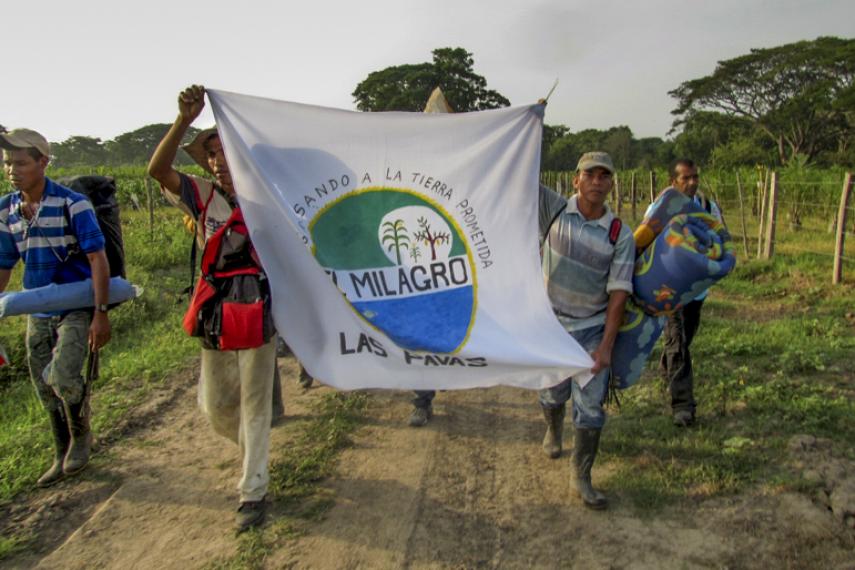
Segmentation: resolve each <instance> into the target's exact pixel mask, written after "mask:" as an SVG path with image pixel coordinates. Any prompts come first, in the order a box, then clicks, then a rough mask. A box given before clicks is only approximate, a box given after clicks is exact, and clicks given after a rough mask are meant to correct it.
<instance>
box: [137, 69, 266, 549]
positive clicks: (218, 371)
mask: <svg viewBox="0 0 855 570" xmlns="http://www.w3.org/2000/svg"><path fill="white" fill-rule="evenodd" d="M204 106H205V89H204V87H202V86H200V85H193V86H190V87H188V88H186V89H185V90H184V91H182V92H181V93H180V94H179V96H178V117H177V118H176V119H175V123H174V124H173V125H172V127H171V128H170V129H169V131H168V132H167V133H166V135H165V136H164V138H163V140H162V141H161V142H160V144H159V145H158V147H157V149H156V150H155V152H154V155H153V156H152V158H151V161H150V162H149V165H148V172H149V174H150V175H151V176H152V177H153V178H154V179H156V180H157V181H158V182H160V184H161V186H162V187H163V188H164V189H165V190H166V191H168V192H171V193H173V194H174V195H176V196H177V197H178V198H179V199H180V200H181V202H182V203H183V205H184V206H186V208H187V210H189V211H190V212H191V213H192V215H193V216H194V218H195V219H196V223H197V225H198V227H199V228H200V233H201V232H204V239H205V242H206V246H207V245H210V244H211V243H213V242H214V241H215V240H220V239H226V240H228V241H229V242H230V244H231V245H230V246H229V247H221V248H219V250H221V251H225V250H227V249H228V250H229V254H228V259H225V258H223V259H220V258H217V259H216V264H217V265H218V266H222V265H227V266H228V267H229V269H232V270H237V271H241V270H255V271H256V272H257V275H258V278H257V280H256V281H255V282H253V283H250V284H249V285H251V289H252V290H253V291H254V294H256V295H258V294H259V292H260V295H261V296H262V297H264V298H269V287H268V286H267V282H266V277H265V276H264V273H263V270H262V269H261V267H260V264H259V263H258V257H257V255H256V254H255V250H254V248H253V247H252V243H251V242H250V241H249V240H248V239H246V240H243V241H240V240H238V241H234V242H233V243H232V240H231V239H229V238H227V237H226V236H224V235H223V232H219V233H218V230H220V228H222V227H224V226H227V225H228V224H230V223H232V222H233V220H235V219H236V217H235V216H239V215H240V212H239V209H240V205H239V203H238V199H237V196H236V194H235V189H234V185H233V183H232V178H231V173H230V171H229V166H228V163H227V162H226V157H225V154H224V152H223V144H222V142H221V141H220V136H219V134H218V133H217V130H216V129H215V128H211V129H205V130H203V131H201V132H200V133H199V134H198V135H197V136H196V138H195V139H194V140H193V141H192V142H191V143H190V144H188V145H186V146H185V147H184V150H186V151H187V153H188V154H189V155H190V156H191V157H192V158H193V160H195V161H196V163H197V164H199V166H201V167H202V168H203V169H205V170H206V171H207V172H209V173H211V174H212V175H213V176H214V179H215V180H214V181H211V180H208V179H206V178H201V177H197V176H191V175H187V174H184V173H181V172H178V171H177V170H175V168H173V166H172V163H173V162H174V160H175V155H176V153H177V151H178V146H179V144H180V142H181V139H182V137H183V136H184V134H185V133H186V132H187V129H188V127H189V126H190V125H191V124H192V123H193V121H194V120H195V119H196V118H197V117H198V116H199V114H200V113H201V112H202V109H203V108H204ZM224 231H225V228H224ZM228 235H232V234H228ZM205 253H206V254H207V253H209V252H208V251H207V248H206V250H205ZM210 255H211V256H217V255H221V253H220V251H214V252H210ZM204 257H206V256H205V255H204V254H203V258H204ZM231 279H232V281H229V278H224V279H222V280H218V281H217V286H216V290H217V293H216V295H215V297H214V298H213V299H211V301H210V302H211V303H213V305H211V306H213V307H222V304H223V301H224V299H223V298H222V297H223V296H224V295H225V294H226V293H225V292H229V293H228V295H230V297H231V296H233V295H234V293H233V292H234V291H238V293H237V295H238V297H239V296H240V295H241V294H242V293H241V290H242V288H243V287H245V286H246V285H247V283H246V282H245V279H244V277H243V276H241V280H240V281H238V280H237V278H236V277H233V278H231ZM230 300H236V301H251V300H250V299H239V298H238V299H230ZM263 307H264V309H263V310H264V315H263V318H262V319H261V322H262V324H261V325H258V326H262V327H263V329H264V330H259V331H250V332H251V333H253V334H251V335H250V336H253V337H254V338H256V339H257V342H254V343H252V344H256V346H251V347H249V348H242V349H236V350H226V349H221V348H220V347H222V346H229V345H231V344H232V343H230V342H226V339H227V337H229V336H230V335H244V336H245V335H246V333H247V331H246V330H229V327H228V325H227V323H226V322H225V321H224V320H223V319H221V318H220V317H219V316H218V315H220V316H221V315H222V312H221V308H214V309H213V310H212V311H209V312H207V313H203V314H204V315H205V316H204V317H203V318H202V320H203V323H202V327H203V329H204V331H205V332H204V335H203V348H202V362H201V372H200V383H199V402H200V405H201V407H202V410H203V412H204V413H205V414H206V415H207V416H208V419H209V420H210V422H211V425H212V427H213V428H214V431H216V432H217V433H218V434H220V435H222V436H224V437H226V438H228V439H230V440H232V441H233V442H235V443H236V444H238V445H239V447H240V451H241V463H242V467H243V473H242V476H241V479H240V482H239V483H238V489H239V492H240V500H239V506H238V511H237V517H236V527H237V531H238V532H243V531H244V530H247V529H249V528H251V527H253V526H257V525H259V524H261V523H262V522H263V520H264V514H265V511H266V503H265V496H266V494H267V486H268V482H269V473H268V456H269V450H270V422H271V398H272V389H273V379H274V373H275V368H276V336H275V331H273V330H270V327H267V326H264V325H263V323H268V322H270V323H272V319H271V315H270V303H269V301H268V302H265V303H264V304H263ZM240 328H241V329H244V328H245V327H240ZM241 346H243V345H241Z"/></svg>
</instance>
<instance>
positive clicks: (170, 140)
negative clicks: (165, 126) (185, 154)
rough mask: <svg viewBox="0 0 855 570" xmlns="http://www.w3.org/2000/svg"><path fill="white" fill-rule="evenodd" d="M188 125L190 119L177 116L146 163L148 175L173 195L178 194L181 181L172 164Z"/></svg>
mask: <svg viewBox="0 0 855 570" xmlns="http://www.w3.org/2000/svg"><path fill="white" fill-rule="evenodd" d="M190 123H192V120H191V119H188V118H187V117H185V116H184V115H178V117H177V118H176V119H175V122H174V123H172V126H171V127H169V130H168V131H167V132H166V135H164V137H163V140H161V141H160V144H158V145H157V148H156V149H155V151H154V154H153V155H152V156H151V160H150V161H149V163H148V173H149V175H150V176H151V177H152V178H154V179H155V180H157V181H158V182H160V184H161V185H162V186H163V187H164V188H166V189H167V190H169V191H170V192H172V193H173V194H178V192H179V190H180V188H181V179H180V178H179V176H178V172H177V171H176V170H175V169H174V168H173V167H172V163H173V162H175V155H176V154H177V153H178V146H179V145H180V144H181V139H183V138H184V134H185V133H186V132H187V129H188V128H189V127H190Z"/></svg>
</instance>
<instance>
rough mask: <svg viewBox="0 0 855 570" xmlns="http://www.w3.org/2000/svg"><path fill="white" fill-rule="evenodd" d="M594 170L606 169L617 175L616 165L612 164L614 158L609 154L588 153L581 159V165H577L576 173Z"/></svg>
mask: <svg viewBox="0 0 855 570" xmlns="http://www.w3.org/2000/svg"><path fill="white" fill-rule="evenodd" d="M592 168H605V169H606V170H608V171H609V172H611V173H612V174H614V173H615V165H614V163H613V162H612V157H610V156H609V153H607V152H599V151H597V152H586V153H585V154H583V155H582V157H581V158H580V159H579V164H577V165H576V172H581V171H583V170H590V169H592Z"/></svg>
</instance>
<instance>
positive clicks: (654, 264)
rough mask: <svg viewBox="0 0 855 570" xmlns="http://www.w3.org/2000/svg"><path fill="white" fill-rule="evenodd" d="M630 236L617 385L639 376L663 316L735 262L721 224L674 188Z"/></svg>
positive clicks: (616, 363)
mask: <svg viewBox="0 0 855 570" xmlns="http://www.w3.org/2000/svg"><path fill="white" fill-rule="evenodd" d="M651 234H652V240H651V239H650V238H651ZM635 237H636V246H637V247H638V245H639V244H641V245H642V246H643V249H641V252H640V255H639V256H638V257H637V259H636V262H635V274H634V276H633V280H632V286H633V295H632V297H631V299H630V300H629V301H627V310H626V314H625V316H624V324H623V326H622V327H621V328H620V331H619V332H618V336H617V339H615V346H614V349H613V350H612V377H613V381H614V383H615V385H616V386H617V387H618V388H622V389H623V388H628V387H630V386H632V385H633V384H635V383H636V382H638V379H639V378H640V377H641V373H642V371H643V370H644V363H645V362H646V361H647V358H648V357H649V356H650V353H651V352H652V350H653V347H654V346H655V344H656V341H657V340H658V339H659V336H660V335H661V334H662V330H663V327H664V323H665V317H667V316H668V315H670V314H672V313H674V312H675V311H677V310H679V309H680V308H681V307H682V306H683V305H685V304H686V303H688V302H690V301H692V300H693V299H695V298H696V297H697V296H698V295H700V294H701V293H703V292H704V291H706V290H707V289H709V288H710V287H711V286H712V285H713V284H714V283H716V282H717V281H719V280H720V279H722V278H723V277H725V276H726V275H727V274H728V273H730V272H731V271H732V270H733V268H734V266H735V265H736V256H735V254H734V250H733V242H732V241H731V237H730V233H729V232H728V231H727V228H726V227H725V226H724V224H723V223H721V222H719V221H718V219H716V217H715V216H713V215H711V214H709V213H707V212H706V211H705V210H704V209H703V208H701V207H700V206H698V205H697V204H695V203H694V202H693V201H692V200H691V199H689V198H687V197H686V196H684V195H683V194H682V193H680V192H679V191H677V190H675V189H674V188H667V189H666V190H664V191H663V192H662V193H661V194H660V195H659V197H658V198H657V199H656V201H655V202H654V208H653V210H652V211H651V213H650V215H649V216H647V217H646V218H645V219H644V220H643V221H642V223H641V225H640V226H639V229H638V230H636V232H635ZM644 241H647V243H646V244H645V243H643V242H644Z"/></svg>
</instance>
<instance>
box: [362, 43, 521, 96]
mask: <svg viewBox="0 0 855 570" xmlns="http://www.w3.org/2000/svg"><path fill="white" fill-rule="evenodd" d="M432 53H433V62H431V63H416V64H404V65H395V66H392V67H387V68H386V69H382V70H380V71H373V72H371V73H369V74H368V77H366V78H365V79H364V80H362V81H361V82H360V83H359V85H357V86H356V89H354V91H353V98H354V100H355V102H356V108H357V109H359V110H360V111H421V110H423V109H424V106H425V103H427V100H428V97H430V94H431V91H433V89H434V88H436V87H440V88H441V89H442V92H443V93H444V94H445V98H446V99H447V100H448V103H449V104H450V105H451V107H452V108H453V109H454V110H455V111H457V112H467V111H480V110H483V109H495V108H498V107H507V106H508V105H510V101H508V100H507V99H506V98H505V97H503V96H502V95H501V94H500V93H498V92H497V91H493V90H491V89H487V80H486V79H484V77H482V76H481V75H478V74H477V73H475V72H474V71H473V70H472V66H473V65H474V60H473V59H472V54H471V53H469V52H468V51H466V50H465V49H463V48H439V49H435V50H433V52H432Z"/></svg>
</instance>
